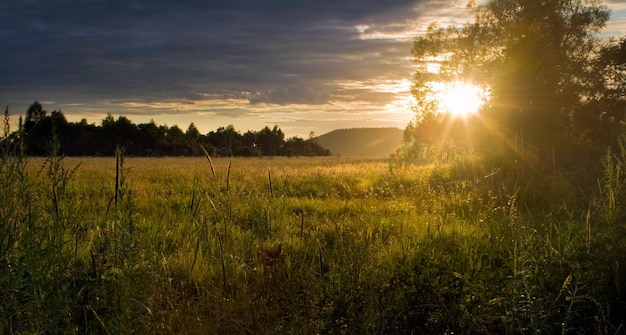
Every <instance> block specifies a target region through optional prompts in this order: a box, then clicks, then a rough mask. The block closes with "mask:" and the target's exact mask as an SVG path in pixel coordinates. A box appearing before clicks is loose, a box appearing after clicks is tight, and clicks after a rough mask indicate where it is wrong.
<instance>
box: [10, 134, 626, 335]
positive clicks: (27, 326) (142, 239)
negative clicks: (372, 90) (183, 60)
mask: <svg viewBox="0 0 626 335" xmlns="http://www.w3.org/2000/svg"><path fill="white" fill-rule="evenodd" d="M5 129H6V127H5ZM3 143H4V146H3V147H2V151H1V152H0V170H1V173H2V175H3V178H2V179H0V183H2V185H1V187H0V191H1V192H2V193H0V333H3V334H25V333H29V334H32V333H77V334H119V333H163V334H171V333H174V334H178V333H186V334H242V333H252V334H273V333H275V334H283V333H298V334H320V333H322V334H411V333H416V334H452V333H455V334H512V333H542V334H554V333H562V334H583V333H587V334H616V333H620V332H621V331H623V327H624V322H625V320H626V318H625V317H624V316H625V314H626V292H625V291H624V288H625V287H626V266H624V264H626V243H625V242H624V241H625V238H626V226H625V225H624V222H626V209H625V208H624V206H623V205H622V204H624V202H625V201H626V180H625V176H626V175H625V174H624V170H625V169H626V150H624V149H623V147H622V150H619V151H617V152H615V153H609V154H607V155H606V156H605V158H604V159H603V160H602V162H598V163H597V164H600V163H602V164H603V165H602V166H603V171H604V175H603V176H602V177H601V178H600V179H599V180H598V184H597V185H598V188H597V191H596V192H592V193H588V192H586V190H581V189H580V188H578V186H577V185H576V183H575V182H572V181H571V179H565V178H563V176H562V175H561V174H560V173H558V172H556V173H555V174H554V175H551V176H548V177H546V178H538V177H537V176H533V175H531V174H529V173H527V174H526V175H525V176H522V175H520V174H519V173H518V171H516V170H515V169H505V168H502V165H501V164H497V163H496V162H495V161H493V160H490V159H487V158H484V157H478V156H470V155H462V156H457V157H456V158H455V159H453V160H450V161H447V162H440V163H438V164H436V165H404V163H403V162H402V161H382V160H378V161H376V160H370V161H365V160H361V161H355V160H352V161H350V160H347V159H346V160H341V159H340V158H326V159H323V158H292V159H289V160H288V159H284V160H283V161H279V162H277V163H276V165H277V166H278V167H277V166H270V167H269V168H268V169H267V170H266V169H262V168H259V162H262V160H259V159H255V161H257V162H256V163H255V164H250V162H249V161H240V160H237V159H232V160H228V159H221V160H219V159H215V160H213V161H210V160H209V161H207V160H206V159H204V160H203V161H200V160H199V159H196V160H195V162H196V163H195V164H196V165H194V164H191V162H192V161H185V162H182V161H181V159H176V160H174V162H175V163H174V164H175V165H173V166H172V165H168V166H166V165H165V163H164V162H165V161H164V159H161V161H159V164H154V163H152V161H147V162H145V161H144V163H142V164H141V165H136V166H134V167H131V168H128V167H127V166H128V165H129V164H131V165H132V162H133V160H141V159H142V158H130V159H128V160H127V159H126V158H125V157H124V155H123V153H121V152H118V155H117V156H116V157H115V159H114V160H113V159H112V158H109V159H108V161H107V162H108V163H107V164H108V165H106V166H107V167H103V164H102V162H100V164H99V165H98V167H97V168H96V169H95V170H93V169H92V170H89V169H88V168H89V166H88V164H89V161H88V160H89V159H86V161H85V162H84V164H83V165H78V164H80V163H75V162H76V160H75V161H74V163H68V158H63V157H61V156H59V155H58V152H59V149H58V148H59V147H58V142H57V144H56V145H54V146H53V151H52V154H51V155H50V156H49V157H48V158H47V159H43V158H41V159H36V160H35V162H33V160H34V159H33V158H29V159H27V158H26V156H25V155H24V154H23V151H22V150H21V149H20V147H21V146H20V145H17V146H12V145H9V142H6V141H5V142H3ZM90 159H92V160H93V159H96V158H90ZM186 159H189V158H186ZM276 159H280V158H274V160H276ZM267 162H272V160H267ZM286 162H287V163H286ZM109 163H110V164H109ZM198 163H202V164H203V165H198ZM289 164H293V166H294V167H293V168H290V167H289ZM157 165H158V167H157ZM198 167H199V168H198ZM150 168H152V169H154V170H151V171H152V172H149V173H147V172H144V171H146V170H147V169H150ZM83 170H86V171H85V172H84V173H83ZM106 176H108V177H106ZM107 178H108V179H107Z"/></svg>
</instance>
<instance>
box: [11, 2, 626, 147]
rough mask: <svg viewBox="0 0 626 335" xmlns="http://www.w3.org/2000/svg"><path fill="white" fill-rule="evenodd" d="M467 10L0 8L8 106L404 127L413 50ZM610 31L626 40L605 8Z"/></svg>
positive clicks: (432, 5) (303, 131) (305, 127)
mask: <svg viewBox="0 0 626 335" xmlns="http://www.w3.org/2000/svg"><path fill="white" fill-rule="evenodd" d="M465 3H466V0H461V1H457V0H448V1H446V0H342V1H338V0H2V1H1V2H0V46H1V49H0V50H1V51H0V55H1V56H0V57H1V60H0V104H3V105H5V106H8V107H9V111H10V113H11V114H13V115H23V114H24V113H25V111H26V109H27V108H28V106H29V105H30V104H31V103H32V102H33V101H35V100H37V101H39V102H41V103H42V105H43V106H44V109H46V110H48V111H52V110H61V111H62V112H63V113H64V114H65V116H66V117H67V119H68V120H69V121H79V120H81V119H83V118H85V119H87V121H88V122H89V123H95V124H98V125H99V124H100V123H101V121H102V119H103V118H104V117H105V116H106V115H107V114H108V113H110V114H112V115H113V116H114V117H116V118H117V117H118V116H120V115H124V116H126V117H128V118H129V119H130V120H131V121H133V122H135V123H144V122H150V120H154V121H155V122H156V123H157V124H158V125H162V124H166V125H168V126H173V125H178V126H179V127H180V128H181V129H183V130H186V129H187V127H188V126H189V124H190V123H191V122H193V123H194V124H195V125H196V126H197V127H198V128H199V129H200V131H201V132H202V133H207V132H209V131H212V130H216V129H217V128H218V127H220V126H228V125H231V124H232V125H234V126H235V128H236V129H237V130H239V131H241V132H245V131H247V130H260V129H261V128H263V127H265V126H270V127H273V126H274V125H278V126H279V127H280V128H281V129H282V130H283V132H284V133H285V134H286V135H287V136H288V137H291V136H300V137H303V138H306V137H308V136H309V134H310V133H311V132H313V133H314V134H316V135H321V134H324V133H327V132H329V131H332V130H334V129H340V128H355V127H398V128H404V127H405V126H406V124H407V123H408V122H409V121H410V120H411V119H412V118H413V116H414V114H413V112H412V111H411V104H412V98H411V96H410V93H409V90H410V85H411V77H412V72H413V68H412V65H413V63H412V58H411V47H412V42H413V39H414V38H415V36H417V35H418V34H420V33H422V32H424V29H425V28H426V27H427V26H428V24H430V23H431V22H433V21H438V22H439V23H440V24H447V23H451V22H456V23H462V22H464V21H466V20H467V19H468V18H470V17H469V16H468V12H467V11H466V10H465ZM605 4H606V5H607V6H608V7H609V8H610V9H611V10H612V18H611V21H610V22H609V24H608V26H607V28H606V30H605V31H604V34H605V35H607V36H609V35H610V36H616V37H622V36H624V34H625V32H626V0H624V1H615V0H612V1H605Z"/></svg>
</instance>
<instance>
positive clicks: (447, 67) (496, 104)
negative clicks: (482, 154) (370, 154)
mask: <svg viewBox="0 0 626 335" xmlns="http://www.w3.org/2000/svg"><path fill="white" fill-rule="evenodd" d="M468 10H469V11H471V12H472V13H473V14H474V20H473V21H471V22H467V23H465V24H464V25H462V26H450V27H440V26H437V25H436V24H433V25H431V26H430V27H429V28H428V30H427V31H426V32H425V33H424V34H422V35H420V36H418V37H417V38H416V40H415V42H414V46H413V56H414V58H415V61H416V67H417V70H416V73H415V77H414V83H413V88H412V92H413V95H414V96H415V98H416V100H417V105H416V108H415V110H416V113H417V118H416V125H417V126H416V127H415V129H416V131H419V125H420V124H421V120H432V119H433V118H434V117H433V115H435V116H436V115H437V114H438V111H437V107H436V101H433V99H432V98H430V97H432V94H433V87H432V83H433V82H443V83H445V82H452V81H456V80H464V81H470V82H472V83H474V84H475V85H478V86H481V87H483V88H486V89H488V90H489V92H490V100H489V102H488V103H487V104H486V105H485V106H484V107H483V108H482V110H481V112H480V116H479V117H477V118H476V120H474V121H475V122H474V123H473V124H472V126H473V127H474V130H475V136H483V141H482V142H480V141H479V143H483V145H484V144H485V143H489V149H491V150H494V151H496V152H498V153H500V154H504V153H513V154H514V153H515V152H516V151H517V150H518V149H519V148H520V146H523V148H524V151H525V152H527V153H532V155H533V156H534V157H536V158H537V160H536V161H537V162H538V163H539V164H543V163H542V162H546V161H550V160H551V158H552V157H554V155H555V150H556V151H557V152H559V151H567V148H568V147H572V141H573V140H580V132H579V130H577V129H576V127H575V126H576V124H577V123H576V122H574V121H575V120H574V118H575V117H576V116H577V115H578V114H579V112H580V110H581V109H583V108H584V106H585V105H586V104H587V102H588V100H589V99H590V97H592V96H595V94H596V93H597V92H595V91H596V90H598V89H599V88H598V86H597V85H596V84H595V83H596V81H597V80H598V77H597V76H598V62H597V58H598V56H599V55H600V53H601V42H600V40H599V38H598V36H597V34H598V32H599V31H600V30H601V29H602V28H603V27H604V25H605V23H606V21H607V20H608V18H609V11H608V9H607V8H606V7H605V6H604V5H602V3H601V1H594V0H546V1H538V0H494V1H491V2H489V3H486V4H481V5H478V4H476V3H470V4H468ZM598 113H600V112H599V111H598ZM598 115H599V114H598ZM598 115H593V116H594V117H596V118H597V117H598ZM587 116H588V115H587ZM435 118H437V117H435ZM439 118H441V116H439ZM496 144H497V145H496Z"/></svg>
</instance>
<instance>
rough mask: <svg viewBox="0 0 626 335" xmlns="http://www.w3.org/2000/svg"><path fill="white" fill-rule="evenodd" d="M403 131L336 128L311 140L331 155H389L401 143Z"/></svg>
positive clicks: (395, 129)
mask: <svg viewBox="0 0 626 335" xmlns="http://www.w3.org/2000/svg"><path fill="white" fill-rule="evenodd" d="M403 133H404V131H403V130H401V129H398V128H352V129H337V130H333V131H331V132H329V133H326V134H324V135H320V136H318V137H315V138H314V139H313V141H315V142H317V143H318V144H319V145H321V146H322V147H324V148H326V149H328V150H330V151H331V153H332V154H333V155H345V156H373V157H376V156H389V154H392V153H394V152H395V151H396V149H397V148H398V147H399V146H400V145H401V144H402V136H403Z"/></svg>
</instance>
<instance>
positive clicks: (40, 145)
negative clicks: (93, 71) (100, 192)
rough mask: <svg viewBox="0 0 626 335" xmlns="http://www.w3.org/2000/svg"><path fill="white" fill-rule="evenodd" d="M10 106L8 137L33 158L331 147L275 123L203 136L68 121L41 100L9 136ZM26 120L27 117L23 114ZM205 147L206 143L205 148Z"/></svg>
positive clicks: (126, 123)
mask: <svg viewBox="0 0 626 335" xmlns="http://www.w3.org/2000/svg"><path fill="white" fill-rule="evenodd" d="M8 117H9V108H8V107H7V108H6V110H5V137H6V138H5V141H12V142H14V143H16V144H17V143H21V144H23V148H24V149H23V150H24V153H25V154H27V155H31V156H45V155H49V154H50V153H51V152H52V150H53V149H54V148H55V146H56V148H57V151H58V154H61V155H66V156H108V155H113V154H114V152H115V150H116V148H117V147H118V146H119V147H121V148H124V150H125V153H126V154H127V155H132V156H201V155H203V154H204V153H203V151H202V147H204V148H205V149H206V151H207V152H208V153H209V154H211V155H212V156H328V155H330V151H329V150H327V149H325V148H323V147H321V146H320V145H319V144H317V143H316V142H314V141H312V140H311V139H308V140H304V139H302V138H299V137H297V136H296V137H291V138H288V139H285V134H284V133H283V132H282V130H280V128H278V126H274V127H273V128H271V129H270V128H269V127H267V126H266V127H265V128H263V129H261V130H260V131H247V132H245V133H244V134H241V133H240V132H238V131H237V130H235V128H234V127H233V126H232V125H229V126H227V127H220V128H218V129H217V130H216V131H211V132H209V133H208V134H201V133H200V131H199V130H198V128H196V126H195V125H194V124H193V123H191V124H190V125H189V127H188V128H187V130H186V131H183V130H182V129H181V128H179V127H178V126H177V125H174V126H172V127H168V126H167V125H160V126H158V125H156V124H155V123H154V121H152V122H150V123H142V124H134V123H133V122H131V121H130V120H129V119H128V118H126V117H124V116H119V117H118V118H117V119H115V118H114V117H113V116H112V115H111V114H109V115H107V117H106V118H105V119H103V120H102V123H101V125H100V126H97V125H95V124H93V123H92V124H89V123H88V122H87V120H86V119H82V120H81V121H80V122H68V121H67V119H66V118H65V115H63V113H62V112H61V111H60V110H55V111H52V112H51V113H50V114H48V112H47V111H46V110H44V109H43V106H42V105H41V104H40V103H39V102H37V101H35V102H33V104H32V105H31V106H30V107H29V108H28V110H27V111H26V116H25V118H24V119H23V121H20V124H21V126H20V129H18V130H17V131H15V132H13V133H11V134H10V135H9V134H8V133H9V131H8V129H7V127H8ZM20 120H22V118H20ZM201 146H202V147H201Z"/></svg>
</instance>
